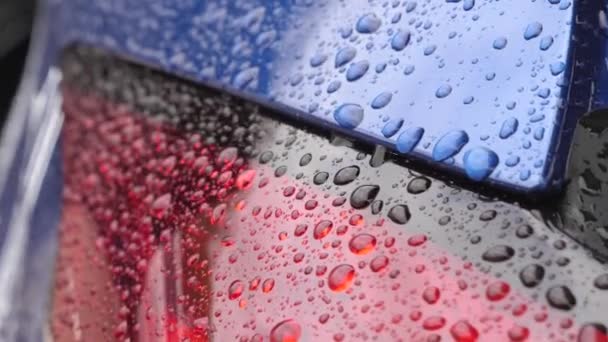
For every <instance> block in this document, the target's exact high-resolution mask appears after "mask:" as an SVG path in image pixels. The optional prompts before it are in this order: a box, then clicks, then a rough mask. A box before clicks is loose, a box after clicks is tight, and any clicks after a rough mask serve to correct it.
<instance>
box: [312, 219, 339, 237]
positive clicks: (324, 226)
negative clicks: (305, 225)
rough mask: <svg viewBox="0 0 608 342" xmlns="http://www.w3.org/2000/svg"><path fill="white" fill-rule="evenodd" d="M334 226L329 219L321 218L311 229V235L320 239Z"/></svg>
mask: <svg viewBox="0 0 608 342" xmlns="http://www.w3.org/2000/svg"><path fill="white" fill-rule="evenodd" d="M333 227H334V224H333V222H331V221H330V220H321V221H319V222H318V223H317V224H316V225H315V229H314V231H313V236H314V238H315V239H317V240H320V239H322V238H324V237H326V236H327V234H329V232H331V229H332V228H333Z"/></svg>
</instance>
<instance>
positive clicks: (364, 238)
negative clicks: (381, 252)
mask: <svg viewBox="0 0 608 342" xmlns="http://www.w3.org/2000/svg"><path fill="white" fill-rule="evenodd" d="M375 247H376V237H374V236H373V235H370V234H358V235H355V236H354V237H353V238H352V239H351V240H350V242H349V243H348V248H349V249H350V251H351V252H353V253H354V254H357V255H365V254H368V253H369V252H371V251H373V250H374V248H375Z"/></svg>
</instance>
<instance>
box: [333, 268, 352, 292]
mask: <svg viewBox="0 0 608 342" xmlns="http://www.w3.org/2000/svg"><path fill="white" fill-rule="evenodd" d="M354 278H355V268H354V267H352V266H351V265H348V264H342V265H338V266H336V267H334V269H333V270H331V272H329V277H328V278H327V285H329V288H330V289H331V290H332V291H335V292H342V291H344V290H346V289H348V288H349V287H350V285H351V283H352V282H353V279H354Z"/></svg>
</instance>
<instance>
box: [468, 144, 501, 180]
mask: <svg viewBox="0 0 608 342" xmlns="http://www.w3.org/2000/svg"><path fill="white" fill-rule="evenodd" d="M497 165H498V156H497V155H496V153H494V151H492V150H490V149H487V148H485V147H475V148H472V149H470V150H468V151H467V152H466V153H465V154H464V170H465V172H466V174H467V176H469V178H471V179H472V180H475V181H482V180H484V179H486V178H487V177H488V176H489V175H490V174H491V173H492V171H494V168H496V166H497Z"/></svg>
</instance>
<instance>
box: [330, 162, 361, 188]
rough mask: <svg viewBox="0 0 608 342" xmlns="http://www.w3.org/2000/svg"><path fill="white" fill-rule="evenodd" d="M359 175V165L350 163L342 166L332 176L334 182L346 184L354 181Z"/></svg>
mask: <svg viewBox="0 0 608 342" xmlns="http://www.w3.org/2000/svg"><path fill="white" fill-rule="evenodd" d="M358 176H359V167H358V166H355V165H352V166H347V167H343V168H341V169H340V170H338V172H336V175H335V176H334V184H336V185H346V184H348V183H350V182H352V181H354V180H355V179H356V178H357V177H358Z"/></svg>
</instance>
